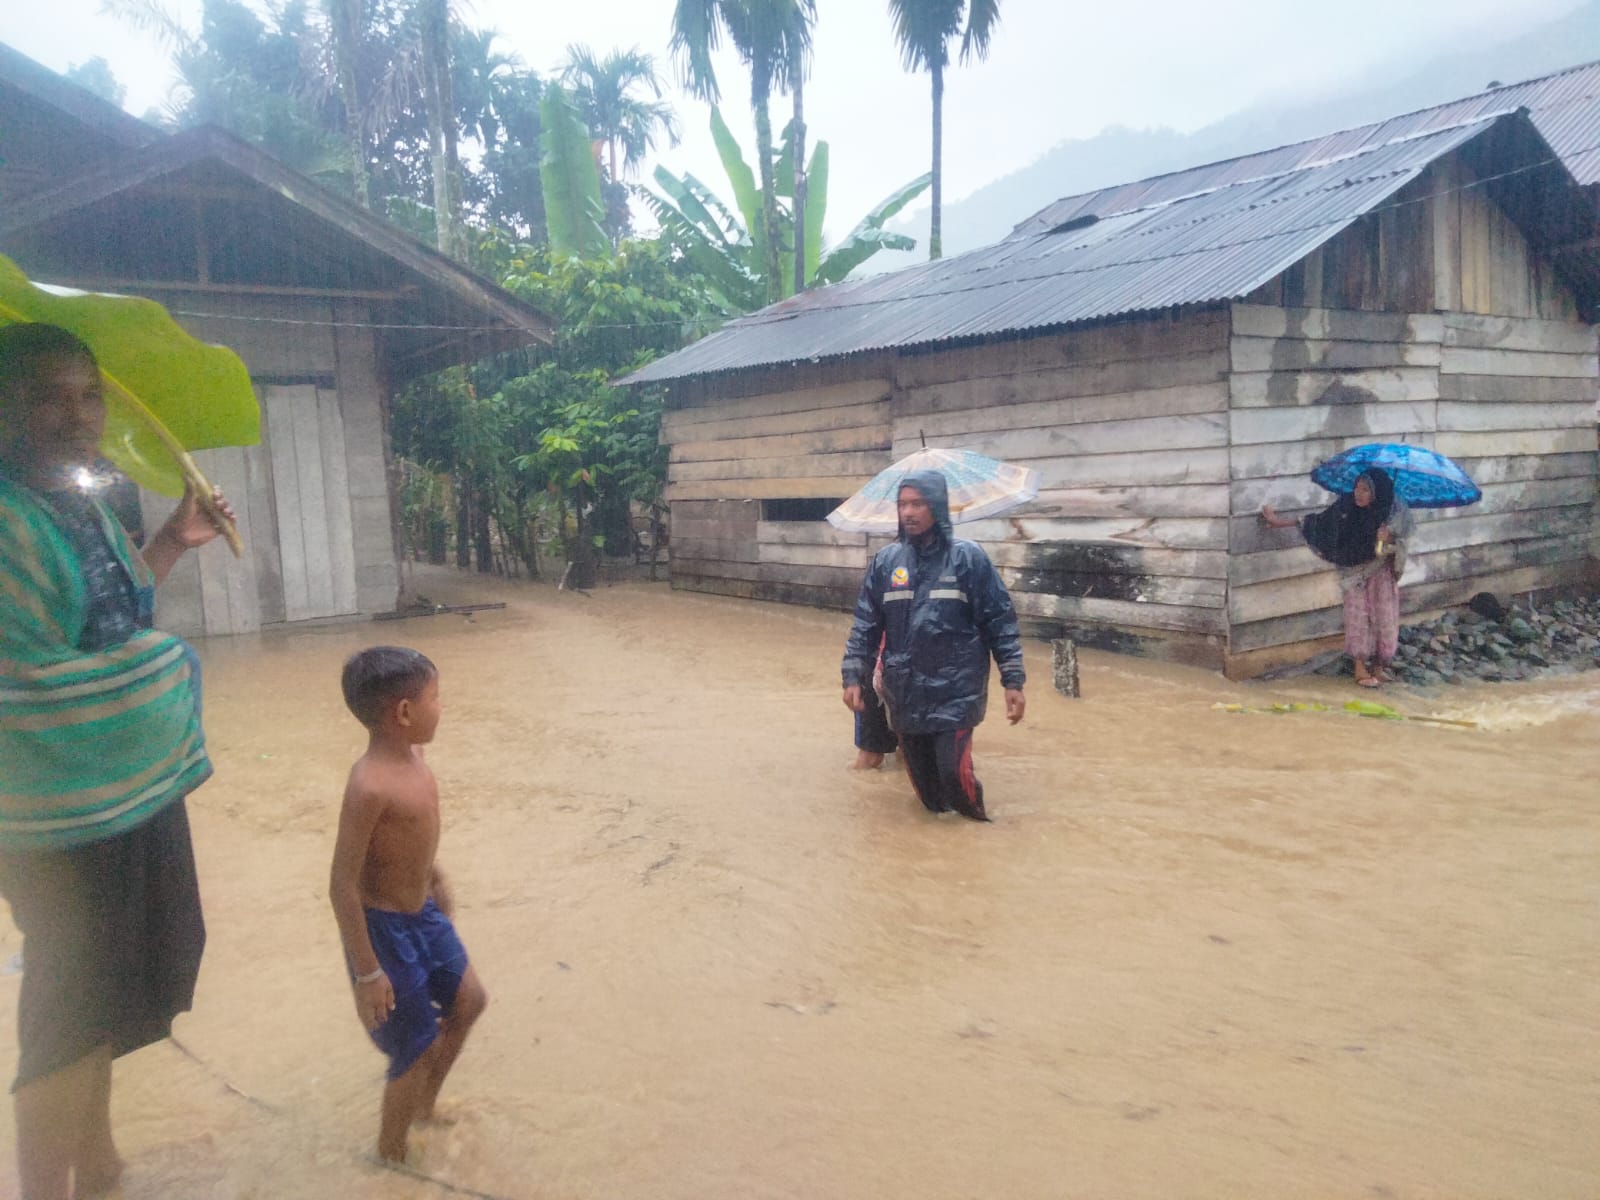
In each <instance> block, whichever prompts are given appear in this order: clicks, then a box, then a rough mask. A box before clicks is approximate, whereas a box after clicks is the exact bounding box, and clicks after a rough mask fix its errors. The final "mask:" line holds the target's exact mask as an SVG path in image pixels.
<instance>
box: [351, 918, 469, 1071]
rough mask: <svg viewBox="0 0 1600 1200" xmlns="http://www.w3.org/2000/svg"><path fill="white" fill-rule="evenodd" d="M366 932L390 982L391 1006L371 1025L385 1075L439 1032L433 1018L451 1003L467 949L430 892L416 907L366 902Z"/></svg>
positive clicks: (411, 1059) (412, 1058)
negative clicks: (395, 908) (407, 909)
mask: <svg viewBox="0 0 1600 1200" xmlns="http://www.w3.org/2000/svg"><path fill="white" fill-rule="evenodd" d="M366 914H367V936H368V937H370V938H371V939H372V952H373V953H374V954H376V955H377V956H378V965H379V966H380V967H382V968H383V970H384V973H385V974H386V975H388V976H389V984H390V986H392V987H393V988H394V1011H393V1012H391V1013H390V1014H389V1019H388V1020H387V1021H385V1022H384V1023H383V1024H382V1025H379V1026H378V1027H377V1028H376V1029H374V1030H373V1031H372V1040H373V1041H374V1042H376V1043H377V1044H378V1049H380V1050H382V1051H383V1052H384V1053H385V1054H387V1055H388V1056H389V1078H390V1079H399V1078H400V1076H402V1075H404V1074H405V1073H406V1072H407V1071H409V1070H410V1069H411V1068H412V1067H413V1066H414V1065H415V1064H416V1061H417V1059H419V1058H421V1057H422V1055H423V1053H424V1051H426V1050H427V1049H428V1047H429V1046H431V1045H433V1040H434V1039H435V1038H436V1037H438V1036H439V1018H440V1017H447V1016H449V1015H450V1010H451V1009H452V1008H453V1007H454V1006H455V1002H456V991H457V990H458V989H459V988H460V987H461V977H462V976H463V975H465V974H466V973H467V951H466V947H464V946H463V945H462V944H461V939H460V938H459V937H457V936H456V929H455V926H454V925H452V924H451V923H450V918H449V917H447V916H445V915H444V914H443V913H442V912H440V911H439V906H438V905H436V904H435V903H434V902H433V899H432V898H431V897H430V898H429V899H428V900H427V902H426V903H424V904H423V906H422V911H421V912H415V913H401V912H389V911H388V910H386V909H381V908H369V909H367V910H366Z"/></svg>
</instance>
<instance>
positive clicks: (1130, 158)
mask: <svg viewBox="0 0 1600 1200" xmlns="http://www.w3.org/2000/svg"><path fill="white" fill-rule="evenodd" d="M1596 59H1600V0H1589V2H1588V3H1586V4H1584V5H1583V6H1582V7H1581V8H1579V9H1577V10H1575V11H1573V12H1571V13H1569V14H1568V15H1567V16H1565V17H1561V18H1559V19H1558V20H1555V21H1552V22H1551V23H1549V24H1548V25H1544V26H1542V27H1540V28H1538V29H1536V30H1534V31H1533V32H1531V33H1528V34H1524V35H1523V36H1521V37H1519V38H1516V39H1514V40H1512V41H1509V42H1506V43H1504V44H1502V45H1498V46H1493V47H1488V48H1485V49H1483V50H1481V51H1472V52H1468V53H1462V54H1454V55H1449V56H1446V57H1441V58H1438V59H1434V60H1432V61H1429V62H1426V63H1424V64H1422V65H1420V66H1418V67H1416V68H1415V69H1414V70H1412V71H1410V72H1407V73H1406V74H1404V75H1403V76H1401V77H1400V78H1396V71H1395V69H1394V67H1393V66H1389V67H1386V68H1383V69H1380V70H1374V71H1371V72H1369V73H1367V74H1366V75H1364V76H1362V77H1361V78H1359V79H1358V80H1357V81H1355V82H1354V83H1352V84H1351V85H1349V86H1348V87H1347V88H1344V89H1341V90H1340V91H1339V92H1336V93H1334V94H1331V95H1324V96H1319V97H1318V98H1317V100H1316V101H1315V103H1307V104H1303V105H1299V104H1296V105H1283V104H1271V105H1258V106H1255V107H1252V108H1248V109H1245V110H1243V111H1241V112H1238V113H1235V114H1234V115H1232V116H1230V117H1226V118H1224V119H1223V120H1221V121H1218V122H1216V123H1215V124H1213V125H1208V126H1206V127H1205V128H1203V129H1199V130H1196V131H1195V132H1194V133H1192V134H1182V133H1177V132H1175V131H1174V130H1171V129H1127V128H1122V127H1115V126H1114V127H1112V128H1109V129H1107V130H1105V131H1104V132H1103V133H1100V134H1099V135H1097V136H1095V137H1092V138H1083V139H1075V140H1072V141H1066V142H1062V143H1060V144H1059V145H1057V146H1055V147H1054V148H1053V149H1051V150H1049V151H1047V152H1046V153H1045V154H1043V155H1042V156H1041V157H1039V158H1038V159H1036V160H1035V161H1034V162H1033V163H1031V164H1030V165H1028V166H1026V167H1024V168H1022V169H1021V170H1020V171H1014V172H1012V173H1011V174H1010V175H1005V176H1002V177H1001V178H999V179H997V180H995V181H994V182H993V183H990V184H987V185H985V186H984V187H981V188H979V189H978V190H977V191H975V192H973V193H972V194H971V195H969V196H967V197H965V198H964V199H962V200H959V201H957V202H956V203H954V204H946V205H945V209H944V247H945V253H946V254H959V253H961V252H962V251H964V250H972V249H975V248H977V247H979V246H986V245H989V244H991V243H993V242H997V241H999V240H1000V239H1001V238H1003V237H1005V236H1006V235H1007V234H1008V233H1010V232H1011V230H1012V228H1013V227H1014V226H1015V225H1016V224H1017V223H1018V222H1019V221H1021V220H1023V219H1024V218H1025V217H1028V216H1031V215H1032V214H1033V213H1036V212H1038V211H1039V210H1040V209H1041V208H1043V207H1045V205H1047V204H1050V203H1051V202H1052V201H1055V200H1058V199H1060V198H1061V197H1063V196H1072V195H1076V194H1078V193H1080V192H1087V191H1091V190H1093V189H1095V188H1102V187H1109V186H1111V185H1112V184H1116V183H1127V182H1130V181H1132V180H1136V179H1145V178H1147V177H1149V176H1151V175H1161V174H1165V173H1166V172H1168V171H1179V170H1183V169H1185V168H1187V167H1194V166H1199V165H1201V164H1203V163H1208V162H1217V161H1219V160H1221V159H1227V158H1236V157H1238V156H1239V155H1241V154H1250V153H1253V152H1254V151H1257V150H1266V149H1271V148H1272V147H1274V146H1284V145H1288V144H1289V143H1291V142H1298V141H1303V140H1305V139H1307V138H1312V137H1317V136H1319V135H1321V134H1325V133H1332V132H1334V131H1335V130H1339V129H1348V128H1351V127H1352V126H1356V125H1365V124H1367V123H1369V122H1372V121H1378V120H1381V119H1383V118H1384V117H1390V116H1395V115H1397V114H1399V113H1405V112H1412V111H1414V110H1416V109H1419V108H1429V107H1431V106H1433V105H1435V104H1442V103H1444V102H1445V101H1447V100H1454V99H1456V98H1458V97H1461V96H1469V95H1471V94H1472V93H1474V92H1481V91H1483V90H1484V89H1485V88H1487V87H1488V86H1489V85H1490V84H1491V83H1515V82H1517V81H1518V80H1523V79H1533V78H1536V77H1538V76H1540V75H1548V74H1550V73H1551V72H1553V71H1560V70H1562V69H1564V68H1566V67H1571V66H1576V65H1578V64H1579V63H1585V62H1592V61H1594V60H1596ZM927 225H928V214H927V209H926V208H924V209H922V210H921V211H920V212H917V213H913V214H908V215H907V216H906V217H905V218H903V219H902V220H900V221H895V222H893V223H892V227H893V228H896V229H901V230H904V231H905V232H907V233H910V234H912V235H913V236H915V237H916V238H917V240H918V243H919V249H918V250H917V251H916V252H913V253H900V254H892V253H882V254H879V255H877V256H876V257H875V258H874V259H873V260H872V264H871V269H872V270H873V271H874V272H876V271H880V270H883V271H893V270H898V269H900V268H901V267H906V266H910V265H912V264H913V263H916V262H921V261H923V259H924V258H925V257H926V252H925V250H923V249H922V248H921V246H923V245H924V244H925V242H926V237H927Z"/></svg>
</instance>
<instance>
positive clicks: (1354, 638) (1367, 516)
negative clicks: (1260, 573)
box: [1261, 468, 1412, 688]
mask: <svg viewBox="0 0 1600 1200" xmlns="http://www.w3.org/2000/svg"><path fill="white" fill-rule="evenodd" d="M1261 517H1262V519H1263V520H1264V521H1266V523H1267V524H1268V525H1271V526H1272V527H1273V528H1274V529H1287V528H1289V527H1290V526H1293V525H1298V526H1299V527H1300V532H1301V533H1302V534H1303V535H1304V536H1305V539H1306V545H1308V546H1310V547H1311V550H1312V553H1314V554H1316V555H1317V556H1318V557H1319V558H1322V559H1326V560H1327V561H1328V562H1330V563H1332V564H1333V565H1334V566H1335V567H1337V568H1338V571H1339V590H1340V591H1341V592H1342V593H1343V595H1344V648H1345V652H1346V653H1348V654H1349V655H1350V658H1351V660H1352V661H1353V662H1354V663H1355V672H1356V682H1357V683H1358V684H1360V685H1361V686H1362V687H1368V688H1375V687H1378V686H1379V685H1380V684H1383V683H1386V682H1387V681H1388V680H1389V679H1391V678H1392V676H1391V675H1390V674H1389V664H1390V663H1391V662H1393V661H1394V655H1395V651H1396V650H1398V649H1399V647H1400V572H1401V570H1402V569H1404V567H1405V539H1406V538H1407V537H1408V536H1410V533H1411V527H1412V520H1411V510H1410V509H1408V508H1407V507H1406V506H1405V502H1404V501H1402V500H1401V499H1400V497H1399V496H1397V495H1395V490H1394V479H1393V478H1392V477H1391V476H1390V475H1389V473H1388V472H1387V471H1383V470H1379V469H1377V468H1371V469H1369V470H1367V471H1364V472H1363V473H1362V474H1361V475H1360V477H1359V478H1357V479H1356V483H1355V487H1354V488H1352V489H1351V491H1350V494H1349V495H1346V496H1340V497H1339V498H1338V499H1337V500H1335V501H1334V502H1333V503H1332V504H1330V505H1329V506H1328V507H1327V508H1325V509H1323V510H1322V511H1321V512H1314V513H1308V514H1307V515H1306V516H1304V517H1301V518H1300V519H1299V520H1298V521H1296V520H1293V519H1291V518H1289V517H1280V516H1279V515H1278V514H1277V513H1276V512H1275V511H1274V510H1273V508H1272V506H1271V505H1270V504H1264V505H1262V506H1261Z"/></svg>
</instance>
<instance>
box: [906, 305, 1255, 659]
mask: <svg viewBox="0 0 1600 1200" xmlns="http://www.w3.org/2000/svg"><path fill="white" fill-rule="evenodd" d="M1228 365H1229V364H1228V314H1227V312H1226V311H1225V310H1220V309H1219V310H1211V311H1198V312H1190V313H1187V314H1182V315H1176V316H1158V317H1150V318H1144V319H1140V320H1136V321H1128V322H1123V323H1118V324H1114V325H1105V326H1099V327H1096V328H1091V329H1083V330H1074V331H1070V332H1067V333H1062V334H1057V335H1052V336H1048V337H1040V338H1032V339H1028V340H1021V341H1013V342H1004V343H1000V344H996V345H988V346H980V347H974V348H970V349H963V350H951V351H943V352H939V353H934V354H925V355H917V356H908V357H905V358H902V359H901V361H900V363H899V365H898V367H897V370H896V393H895V399H894V409H893V414H894V419H893V428H894V443H893V450H894V456H895V457H896V458H898V457H899V456H900V455H903V454H908V453H910V452H911V451H912V450H914V449H915V448H916V447H917V446H919V445H921V444H922V441H923V438H924V437H926V440H927V443H928V444H929V445H938V446H955V447H964V448H966V449H970V450H975V451H977V452H978V453H980V454H987V455H991V456H993V457H996V458H1001V459H1005V460H1007V461H1009V462H1016V463H1020V464H1022V465H1025V466H1029V467H1032V468H1034V469H1035V470H1037V471H1038V472H1039V475H1040V491H1039V497H1038V500H1037V501H1036V502H1035V503H1033V504H1032V505H1030V506H1028V507H1027V508H1025V509H1020V510H1018V511H1017V512H1015V513H1011V514H1008V515H1007V516H1006V517H1004V518H1001V519H999V520H993V521H979V522H974V523H971V524H965V525H962V526H961V527H960V533H961V536H963V537H966V538H970V539H972V540H974V541H976V542H979V543H980V544H981V545H983V547H984V549H985V550H987V551H988V553H989V556H990V558H992V559H993V560H994V562H995V564H996V566H998V567H999V568H1000V573H1001V576H1002V577H1003V578H1004V579H1005V581H1006V584H1007V586H1008V587H1009V588H1010V589H1011V593H1012V598H1013V600H1014V601H1015V603H1016V605H1017V609H1018V612H1019V614H1020V615H1022V617H1023V618H1024V624H1025V626H1026V627H1027V628H1028V629H1029V631H1030V632H1033V633H1037V634H1044V635H1051V636H1054V635H1058V634H1060V633H1063V632H1068V633H1070V634H1071V635H1072V636H1075V637H1077V638H1079V639H1080V640H1083V641H1085V642H1087V643H1090V644H1095V645H1102V646H1109V647H1113V648H1118V649H1141V650H1143V651H1145V652H1148V653H1155V654H1161V655H1164V656H1168V657H1177V658H1183V659H1186V660H1189V661H1198V662H1205V663H1210V664H1220V662H1221V658H1222V646H1223V639H1224V637H1225V634H1226V614H1225V611H1224V604H1225V599H1226V586H1227V585H1226V580H1227V551H1228V512H1229V509H1228V384H1227V375H1228Z"/></svg>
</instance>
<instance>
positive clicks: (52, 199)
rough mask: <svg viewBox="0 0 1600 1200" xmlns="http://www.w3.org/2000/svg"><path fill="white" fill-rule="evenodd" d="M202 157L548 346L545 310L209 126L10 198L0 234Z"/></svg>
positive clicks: (550, 325)
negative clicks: (70, 177)
mask: <svg viewBox="0 0 1600 1200" xmlns="http://www.w3.org/2000/svg"><path fill="white" fill-rule="evenodd" d="M207 159H215V160H218V161H220V162H222V163H224V164H225V165H227V166H228V167H231V168H232V169H233V170H235V171H238V172H239V173H240V174H242V175H244V176H246V177H247V178H249V179H252V180H254V181H255V182H256V183H259V184H261V185H262V186H263V187H266V188H270V189H271V190H272V191H274V192H276V193H277V194H279V195H280V196H282V197H283V198H284V199H286V200H288V201H289V202H290V203H292V204H295V205H297V206H298V207H300V208H303V209H305V210H306V211H308V212H310V213H312V214H313V215H314V216H317V217H320V218H322V219H323V220H325V221H327V222H328V223H329V224H331V225H333V226H335V227H336V228H338V229H339V230H341V231H342V232H344V233H345V234H346V235H348V236H350V237H353V238H356V239H358V240H360V241H362V242H365V243H366V244H367V245H369V246H371V247H373V248H374V249H376V250H377V251H379V252H380V253H382V254H385V255H387V256H388V257H390V258H392V259H394V260H396V261H397V262H399V263H401V264H402V265H403V266H405V267H407V268H409V269H410V270H412V271H415V272H416V273H418V274H420V275H422V276H424V277H426V278H427V279H429V280H430V281H431V282H432V283H434V284H435V285H437V286H439V287H441V288H443V289H444V290H446V291H448V292H450V293H451V294H452V295H454V296H456V297H457V298H458V299H460V300H462V301H464V302H466V303H468V304H471V305H474V306H476V307H478V308H480V309H484V310H487V311H488V312H489V313H491V314H492V315H493V316H494V317H496V318H498V319H500V320H502V321H505V322H507V323H508V324H509V325H510V326H512V327H514V328H515V329H517V330H520V331H521V332H523V333H525V334H527V335H529V336H531V337H532V338H534V339H535V340H537V341H541V342H544V343H546V344H549V343H550V342H551V341H553V340H554V337H555V322H554V321H552V320H551V318H550V317H548V316H547V315H546V314H544V313H542V312H540V311H539V310H537V309H535V308H533V307H532V306H530V305H528V304H526V303H524V302H523V301H521V300H519V299H517V298H516V297H515V296H513V295H511V293H509V292H507V291H505V290H504V289H502V288H500V287H497V286H496V285H495V284H492V283H490V282H489V281H488V280H486V279H483V278H481V277H480V276H478V275H476V274H475V273H474V272H472V271H470V270H468V269H467V268H465V267H463V266H461V265H460V264H459V263H456V262H455V261H454V260H452V259H450V258H448V257H446V256H445V255H443V254H441V253H439V252H438V251H437V250H434V249H433V248H432V247H429V246H425V245H423V244H422V243H421V242H418V241H417V240H415V239H414V238H412V237H411V236H410V235H409V234H407V233H405V232H404V231H403V230H399V229H396V228H395V227H394V226H392V225H390V224H389V223H388V222H387V221H384V220H383V219H382V218H381V217H377V216H375V215H373V214H372V213H370V212H367V211H365V210H364V209H361V208H358V207H357V206H356V205H355V204H353V203H351V202H350V201H348V200H345V199H343V198H342V197H339V196H335V195H334V194H333V193H332V192H329V191H328V190H327V189H325V188H323V187H321V186H320V185H319V184H317V183H315V182H314V181H312V180H310V179H307V178H306V177H305V176H303V175H301V174H300V173H299V172H297V171H295V170H294V169H293V168H291V167H287V166H285V165H284V164H283V163H280V162H279V161H278V160H277V159H275V158H273V157H272V156H271V155H269V154H267V153H265V152H264V151H262V150H259V149H257V148H256V147H254V146H252V145H250V144H249V143H248V142H244V141H241V140H240V139H238V138H236V137H234V136H233V135H232V134H229V133H227V132H225V131H223V130H221V129H218V128H216V127H215V126H201V127H199V128H196V129H190V130H185V131H183V132H181V133H177V134H173V135H171V136H170V137H167V138H164V139H162V140H161V141H159V142H158V143H156V144H155V145H153V146H149V147H146V148H144V149H141V150H139V151H138V152H137V153H136V154H132V155H129V156H127V157H125V158H124V159H122V160H121V161H119V162H117V163H114V164H112V165H110V166H108V167H102V168H99V169H97V170H94V171H90V172H88V173H87V174H85V175H83V176H80V177H79V178H77V179H73V180H69V181H68V182H66V183H64V184H60V185H58V186H56V187H54V188H51V189H50V190H48V191H45V192H41V193H38V194H36V195H31V196H25V197H23V198H22V199H20V200H17V201H15V202H14V203H12V204H11V205H10V206H9V207H8V208H7V209H5V210H4V211H3V212H0V236H4V235H6V234H9V233H16V232H19V231H21V230H24V229H28V228H31V227H34V226H37V225H39V224H42V223H44V222H46V221H49V220H52V219H54V218H56V217H59V216H62V215H64V214H66V213H69V212H72V211H74V210H76V209H80V208H83V207H86V206H88V205H90V204H94V203H97V202H99V201H101V200H105V199H107V198H109V197H111V196H114V195H116V194H118V193H120V192H124V191H127V190H129V189H131V188H134V187H137V186H139V185H141V184H144V183H148V182H150V181H152V180H155V179H159V178H161V177H162V176H165V175H169V174H172V173H173V172H175V171H178V170H181V169H182V168H184V167H186V166H189V165H191V164H194V163H198V162H202V161H205V160H207Z"/></svg>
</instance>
